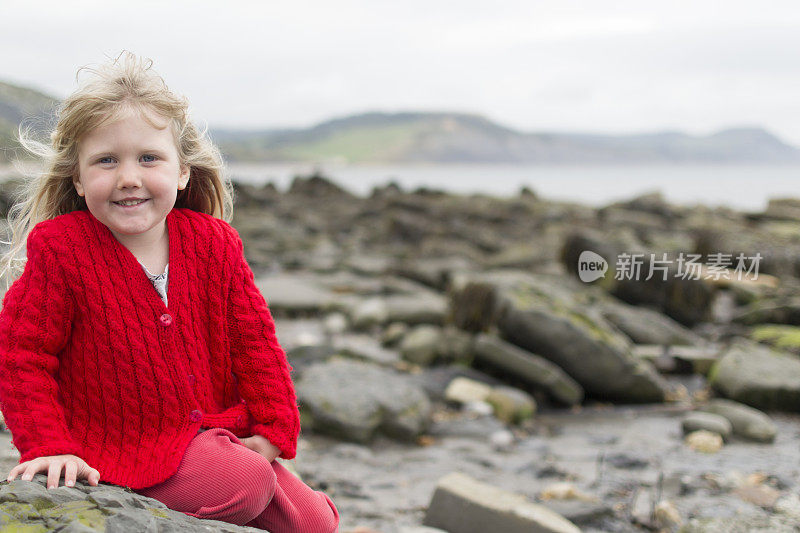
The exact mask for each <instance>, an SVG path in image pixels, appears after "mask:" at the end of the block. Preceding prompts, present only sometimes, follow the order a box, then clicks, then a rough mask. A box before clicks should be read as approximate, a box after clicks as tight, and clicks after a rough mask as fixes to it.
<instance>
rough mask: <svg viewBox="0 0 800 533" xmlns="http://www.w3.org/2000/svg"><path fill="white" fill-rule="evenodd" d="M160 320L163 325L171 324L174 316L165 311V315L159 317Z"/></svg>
mask: <svg viewBox="0 0 800 533" xmlns="http://www.w3.org/2000/svg"><path fill="white" fill-rule="evenodd" d="M159 320H160V321H161V325H162V326H164V327H167V326H169V325H170V324H172V317H171V316H170V315H169V313H164V314H163V315H161V316H160V317H159Z"/></svg>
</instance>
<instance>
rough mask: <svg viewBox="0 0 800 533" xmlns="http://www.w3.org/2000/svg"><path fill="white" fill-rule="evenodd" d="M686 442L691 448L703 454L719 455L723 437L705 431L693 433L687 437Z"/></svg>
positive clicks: (700, 430)
mask: <svg viewBox="0 0 800 533" xmlns="http://www.w3.org/2000/svg"><path fill="white" fill-rule="evenodd" d="M685 442H686V445H687V446H689V448H691V449H693V450H695V451H698V452H703V453H717V452H718V451H720V450H721V449H722V437H721V436H720V435H719V434H718V433H712V432H711V431H706V430H705V429H699V430H697V431H692V432H691V433H689V434H688V435H686V439H685Z"/></svg>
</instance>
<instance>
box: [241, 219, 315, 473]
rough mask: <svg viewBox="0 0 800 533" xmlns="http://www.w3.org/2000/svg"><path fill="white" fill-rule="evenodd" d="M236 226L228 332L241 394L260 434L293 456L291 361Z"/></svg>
mask: <svg viewBox="0 0 800 533" xmlns="http://www.w3.org/2000/svg"><path fill="white" fill-rule="evenodd" d="M229 228H230V229H231V230H232V231H233V239H234V242H235V244H234V246H233V248H234V250H235V251H234V257H233V258H232V261H233V275H232V278H231V283H230V294H229V297H228V316H227V323H228V338H229V340H230V350H231V359H232V363H233V371H234V373H235V374H236V377H237V380H238V386H239V394H240V395H241V397H242V398H243V399H244V401H245V402H246V403H247V408H248V410H249V411H250V413H251V415H252V419H253V420H254V423H253V424H252V426H251V428H250V429H251V431H252V432H253V434H257V435H261V436H262V437H264V438H266V439H267V440H269V441H270V442H271V443H272V444H273V445H274V446H276V447H277V448H279V449H280V450H281V455H280V456H279V457H281V458H282V459H293V458H294V457H295V455H296V450H297V437H298V435H299V433H300V414H299V411H298V408H297V398H296V396H295V390H294V384H293V383H292V379H291V376H290V372H291V371H292V367H291V366H290V365H289V363H288V361H287V359H286V353H285V352H284V351H283V349H282V348H281V346H280V344H279V343H278V339H277V337H276V335H275V324H274V322H273V319H272V315H271V313H270V311H269V307H268V306H267V302H266V300H265V299H264V296H263V295H262V294H261V291H259V289H258V287H257V286H256V284H255V281H254V276H253V271H252V270H251V269H250V266H249V265H248V264H247V260H246V259H245V257H244V245H243V244H242V239H241V238H240V237H239V235H238V233H237V232H236V230H235V229H233V228H232V227H230V226H229Z"/></svg>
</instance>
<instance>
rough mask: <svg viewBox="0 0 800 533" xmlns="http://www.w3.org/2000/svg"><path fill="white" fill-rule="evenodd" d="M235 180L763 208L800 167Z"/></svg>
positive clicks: (294, 170) (553, 169) (296, 171)
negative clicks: (651, 197)
mask: <svg viewBox="0 0 800 533" xmlns="http://www.w3.org/2000/svg"><path fill="white" fill-rule="evenodd" d="M228 171H229V173H230V175H231V177H232V179H234V180H238V181H241V182H245V183H252V184H255V185H263V184H266V183H268V182H272V183H273V184H274V185H275V186H276V187H277V188H278V190H281V191H285V190H286V189H288V187H289V186H290V184H291V182H292V180H293V179H294V177H295V176H298V175H302V176H307V175H309V174H311V173H313V172H315V171H318V172H319V173H321V174H322V175H324V176H326V177H327V178H329V179H330V180H331V181H333V182H335V183H337V184H338V185H339V186H341V187H342V188H344V189H346V190H349V191H350V192H352V193H354V194H356V195H359V196H368V195H369V194H370V193H371V191H372V189H373V187H376V186H384V185H386V184H387V183H389V182H391V181H394V182H395V183H397V184H398V185H399V186H400V188H401V189H403V190H407V191H410V190H413V189H416V188H418V187H427V188H431V189H441V190H444V191H447V192H451V193H456V194H465V195H469V194H476V193H478V194H488V195H492V196H499V197H510V196H515V195H517V194H518V193H519V192H520V190H521V189H522V187H527V188H529V189H530V190H532V191H533V192H534V193H535V194H537V195H538V196H539V197H540V198H543V199H547V200H556V201H567V202H576V203H582V204H586V205H590V206H594V207H602V206H604V205H608V204H611V203H614V202H618V201H624V200H628V199H631V198H634V197H637V196H640V195H643V194H648V193H652V192H660V193H661V194H662V195H663V196H664V198H665V199H666V200H667V201H668V202H670V203H673V204H678V205H686V206H692V205H697V204H702V205H706V206H712V207H718V206H725V207H730V208H734V209H737V210H741V211H748V212H759V211H763V210H764V208H765V207H766V206H767V202H768V201H769V199H770V198H800V165H797V164H794V165H763V164H761V165H752V164H750V165H739V164H736V165H734V164H728V165H719V164H714V165H710V164H707V165H699V164H691V165H689V164H682V165H619V166H616V165H615V166H610V165H602V166H586V165H495V164H436V165H363V164H359V165H348V164H316V165H315V164H305V163H302V164H301V163H270V164H229V165H228Z"/></svg>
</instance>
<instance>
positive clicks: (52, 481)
mask: <svg viewBox="0 0 800 533" xmlns="http://www.w3.org/2000/svg"><path fill="white" fill-rule="evenodd" d="M63 466H64V463H62V462H61V461H59V460H56V459H51V460H50V467H49V468H48V469H47V488H48V489H54V488H56V487H58V481H59V480H60V479H61V468H62V467H63Z"/></svg>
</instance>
